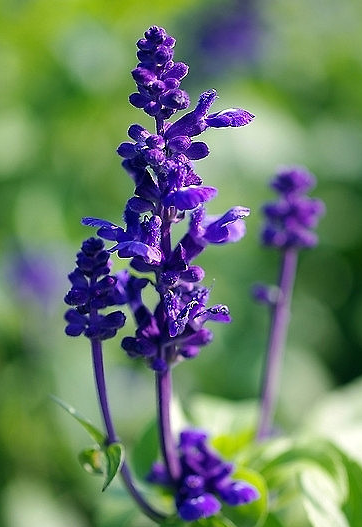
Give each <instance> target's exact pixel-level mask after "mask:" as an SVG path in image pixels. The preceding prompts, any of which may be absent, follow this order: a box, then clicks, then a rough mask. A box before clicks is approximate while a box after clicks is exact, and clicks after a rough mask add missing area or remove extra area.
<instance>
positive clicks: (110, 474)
mask: <svg viewBox="0 0 362 527" xmlns="http://www.w3.org/2000/svg"><path fill="white" fill-rule="evenodd" d="M103 453H104V455H105V458H106V479H105V482H104V485H103V488H102V491H105V490H106V488H107V487H108V485H109V484H110V483H111V481H112V480H113V478H114V477H115V475H116V474H117V472H118V470H119V468H120V467H121V465H122V463H123V460H124V455H123V446H122V445H121V443H111V444H110V445H108V446H106V447H104V448H103Z"/></svg>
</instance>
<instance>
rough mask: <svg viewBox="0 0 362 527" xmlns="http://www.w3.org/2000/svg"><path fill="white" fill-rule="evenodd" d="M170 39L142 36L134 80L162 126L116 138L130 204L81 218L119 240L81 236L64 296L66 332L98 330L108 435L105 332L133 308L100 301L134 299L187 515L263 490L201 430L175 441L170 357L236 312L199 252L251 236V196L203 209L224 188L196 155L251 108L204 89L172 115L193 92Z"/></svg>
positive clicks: (131, 348) (133, 339)
mask: <svg viewBox="0 0 362 527" xmlns="http://www.w3.org/2000/svg"><path fill="white" fill-rule="evenodd" d="M174 45H175V39H174V38H173V37H171V36H169V35H167V33H166V31H165V30H164V29H163V28H160V27H157V26H153V27H151V28H150V29H149V30H148V31H146V32H145V34H144V38H142V39H140V40H139V41H138V42H137V46H138V52H137V57H138V59H139V61H140V63H139V64H138V65H137V67H136V68H135V69H134V70H133V71H132V76H133V79H134V80H135V82H136V85H137V90H138V91H137V92H136V93H133V94H132V95H131V97H130V101H131V103H132V104H133V105H134V106H136V107H138V108H143V109H144V111H145V112H146V113H147V114H148V115H150V116H152V117H154V119H155V131H154V132H150V131H148V130H147V129H146V128H144V127H143V126H141V125H139V124H133V125H132V126H131V127H130V128H129V130H128V135H129V138H130V139H131V141H125V142H123V143H121V144H120V145H119V147H118V148H117V153H118V155H119V156H120V157H122V158H123V161H122V165H123V167H124V168H125V170H126V171H127V172H128V174H129V175H130V176H131V178H132V180H133V181H134V184H135V190H134V195H133V196H132V197H131V198H130V199H129V200H128V201H127V203H126V206H125V210H124V212H123V222H124V224H123V225H117V224H115V223H112V222H110V221H108V220H104V219H99V218H94V217H87V218H84V219H83V220H82V222H83V224H84V225H88V226H92V227H96V228H97V234H98V236H99V237H100V238H101V239H104V240H108V241H110V242H112V246H111V248H110V249H108V251H105V250H104V245H103V241H102V240H101V239H99V238H98V239H95V238H91V239H89V240H87V241H86V242H84V244H83V246H82V251H81V252H80V253H79V254H78V261H77V265H78V268H77V269H76V270H75V271H74V272H73V273H72V274H71V275H70V276H69V278H70V280H71V282H72V285H73V287H72V289H71V291H70V292H69V293H68V295H67V296H66V298H65V301H66V302H67V303H68V304H70V305H72V306H75V308H73V309H71V310H69V311H68V312H67V314H66V320H67V322H68V326H67V328H66V332H67V333H68V334H69V335H72V336H77V335H80V334H81V333H84V334H85V335H86V336H87V337H89V338H90V339H93V340H92V351H93V358H94V368H95V377H96V380H97V389H98V393H99V400H100V404H101V409H102V413H103V416H104V421H105V425H106V428H107V433H108V437H110V438H114V437H115V433H114V428H113V425H112V421H111V418H110V415H109V410H108V406H107V398H106V394H105V383H104V379H103V368H102V361H101V356H102V349H101V345H100V342H99V341H100V340H103V339H106V338H110V337H112V336H114V335H115V333H116V331H117V329H118V328H119V327H121V326H123V324H124V321H125V317H124V315H123V314H122V313H121V312H120V311H115V312H113V313H110V314H108V315H105V316H104V315H99V314H98V309H102V308H104V307H108V306H113V305H117V304H118V305H125V304H127V305H128V307H129V309H130V311H131V313H132V315H133V317H134V320H135V325H136V330H135V334H134V336H125V337H124V338H123V340H122V348H123V349H124V350H125V352H126V353H127V355H128V356H129V357H131V358H142V359H144V360H145V361H146V363H147V365H148V366H149V367H150V368H152V369H153V370H154V371H155V380H156V393H157V403H158V404H157V410H158V425H159V440H160V447H161V452H162V455H163V460H164V467H165V468H163V467H161V469H160V470H161V472H162V473H163V476H162V477H163V478H164V479H165V478H166V480H167V483H168V484H170V485H171V486H172V488H173V489H174V490H175V489H176V495H175V503H176V507H177V509H178V512H179V515H180V516H181V517H182V518H183V519H186V520H190V521H191V520H193V519H197V518H202V517H207V516H211V515H213V514H215V513H216V512H218V511H219V509H220V507H221V503H220V501H219V500H218V499H217V497H216V495H217V496H218V497H219V498H221V499H222V500H223V501H225V502H226V503H228V504H230V505H239V504H242V503H248V502H249V501H252V500H255V499H256V498H257V496H258V494H257V491H256V489H254V487H251V486H249V485H248V484H246V483H244V482H238V481H233V480H231V479H230V474H231V471H232V466H231V465H229V464H227V463H224V462H223V461H222V460H221V459H220V458H219V457H218V456H217V455H216V454H215V453H214V452H212V451H211V450H210V449H209V448H208V447H207V445H206V435H205V434H203V433H200V432H193V431H185V432H183V434H181V441H180V445H179V449H178V450H177V448H176V444H175V442H174V440H173V437H172V432H171V430H172V427H171V423H170V402H171V371H172V369H171V366H172V365H174V364H176V363H177V362H180V361H181V360H183V359H188V358H192V357H195V356H196V355H197V354H198V353H199V350H200V348H201V347H203V346H205V345H206V344H208V343H209V342H210V341H211V339H212V333H211V331H210V330H209V329H207V328H205V327H204V325H205V323H206V322H207V321H216V322H223V323H227V322H229V321H230V320H231V318H230V314H229V309H228V307H227V306H225V305H223V304H216V305H213V306H211V307H208V299H209V293H210V290H209V289H208V288H207V287H205V286H203V285H202V284H201V281H202V280H203V278H204V275H205V273H204V270H203V269H202V268H201V267H200V266H198V265H194V264H193V263H192V262H193V260H194V259H195V258H196V257H197V256H198V255H199V254H200V253H201V252H202V251H203V250H204V249H205V248H206V247H207V246H208V244H218V245H221V244H225V243H229V242H236V241H238V240H240V239H241V238H243V236H244V235H245V232H246V228H245V224H244V218H245V217H246V216H248V215H249V212H250V211H249V209H248V208H246V207H242V206H234V207H232V208H230V209H229V210H228V211H226V212H225V213H224V214H221V215H218V216H208V215H207V213H206V209H205V206H204V204H205V203H206V202H208V201H210V200H211V199H213V198H214V197H215V196H216V194H217V189H216V188H215V187H211V186H206V185H204V184H203V181H202V179H201V177H200V176H199V175H198V174H197V173H196V172H195V170H194V165H193V162H194V161H195V160H198V159H202V158H205V157H206V156H207V155H208V154H209V149H208V146H207V145H206V143H204V142H202V141H195V140H194V137H195V136H198V135H200V134H201V133H202V132H204V131H205V130H207V129H208V128H222V127H241V126H245V125H247V124H249V123H250V122H251V121H252V120H253V118H254V116H253V115H252V114H251V113H250V112H248V111H246V110H243V109H241V108H230V109H227V110H223V111H219V112H216V113H210V108H211V106H212V104H213V103H214V102H215V100H216V98H217V93H216V91H215V90H208V91H205V92H204V93H202V94H201V95H200V97H199V100H198V103H197V104H196V107H195V108H194V109H193V110H192V111H190V112H188V113H186V114H184V115H182V116H181V117H179V118H176V120H175V121H174V122H168V119H169V118H170V117H171V116H173V115H175V114H176V113H177V112H178V111H180V110H185V109H186V108H187V107H188V106H189V104H190V98H189V96H188V94H187V93H186V92H185V91H184V90H182V89H181V88H180V83H181V80H182V78H183V77H185V75H186V74H187V72H188V66H187V65H186V64H184V63H182V62H174V61H173V47H174ZM186 211H190V212H189V215H190V217H189V223H188V227H187V228H186V229H185V230H186V232H185V233H184V235H183V236H182V237H181V239H180V240H179V241H176V242H174V240H173V238H172V236H171V234H172V227H173V224H175V223H178V222H180V221H182V220H184V219H185V217H186ZM114 252H116V253H117V255H118V256H119V257H120V258H130V259H131V262H130V266H131V267H132V268H133V269H135V270H136V271H137V272H139V273H152V274H151V276H152V279H151V278H149V277H147V278H146V277H145V278H139V277H135V276H132V275H131V274H130V273H129V272H128V271H122V272H120V273H118V274H117V275H116V276H110V275H109V256H110V254H111V253H114ZM148 285H150V286H153V287H154V289H155V292H156V293H157V295H158V301H157V303H156V306H155V308H154V309H150V308H149V307H147V305H146V304H145V303H144V301H143V298H142V296H143V295H142V292H143V289H144V288H145V287H146V286H148ZM94 339H98V342H95V341H94ZM123 467H125V465H123ZM123 467H122V469H121V473H122V475H123V478H124V480H125V483H126V486H127V487H128V488H129V489H131V494H132V495H133V497H135V499H136V501H137V503H138V504H139V505H140V506H141V508H142V510H143V511H144V512H145V513H146V514H147V515H149V516H150V517H151V518H153V519H155V518H157V519H162V518H163V515H160V514H159V513H157V512H155V511H153V510H152V507H150V506H149V505H148V504H147V503H145V501H144V499H143V498H142V497H140V496H139V494H138V492H137V491H135V487H134V485H133V483H132V482H130V479H129V478H130V475H129V471H128V469H127V468H126V469H124V468H123ZM122 470H123V472H122ZM155 470H156V469H155ZM156 479H157V478H156ZM156 479H155V481H156ZM157 481H158V482H161V481H160V479H158V480H157Z"/></svg>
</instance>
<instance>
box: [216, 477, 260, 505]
mask: <svg viewBox="0 0 362 527" xmlns="http://www.w3.org/2000/svg"><path fill="white" fill-rule="evenodd" d="M218 491H219V494H220V498H221V499H222V500H223V501H225V502H226V503H227V504H228V505H232V506H236V505H244V504H246V503H251V502H252V501H255V500H257V499H258V498H259V497H260V494H259V492H258V490H257V489H256V488H255V487H253V486H252V485H250V484H249V483H247V482H246V481H232V482H230V483H229V484H228V485H225V486H223V487H222V488H220V489H218Z"/></svg>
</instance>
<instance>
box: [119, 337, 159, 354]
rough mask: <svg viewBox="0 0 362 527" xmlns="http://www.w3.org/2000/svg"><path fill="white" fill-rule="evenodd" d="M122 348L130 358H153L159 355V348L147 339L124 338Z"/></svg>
mask: <svg viewBox="0 0 362 527" xmlns="http://www.w3.org/2000/svg"><path fill="white" fill-rule="evenodd" d="M122 348H123V349H124V350H125V351H126V352H127V354H128V355H129V356H130V357H139V356H142V357H153V356H154V355H155V354H156V353H157V346H156V345H155V344H154V343H153V342H152V341H150V340H149V339H145V338H142V337H141V338H134V337H124V339H123V340H122Z"/></svg>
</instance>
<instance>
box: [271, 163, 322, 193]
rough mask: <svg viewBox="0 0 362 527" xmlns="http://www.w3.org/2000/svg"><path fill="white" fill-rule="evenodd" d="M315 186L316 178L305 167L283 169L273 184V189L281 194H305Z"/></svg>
mask: <svg viewBox="0 0 362 527" xmlns="http://www.w3.org/2000/svg"><path fill="white" fill-rule="evenodd" d="M314 185H315V177H314V176H313V174H311V173H310V172H309V171H308V170H307V169H306V168H304V167H286V168H282V169H281V170H280V171H279V173H278V175H277V176H276V177H275V178H274V179H273V181H272V182H271V187H272V188H273V189H275V190H276V191H278V192H280V193H281V194H284V195H288V194H291V193H303V192H306V191H307V190H310V189H311V188H313V187H314Z"/></svg>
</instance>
